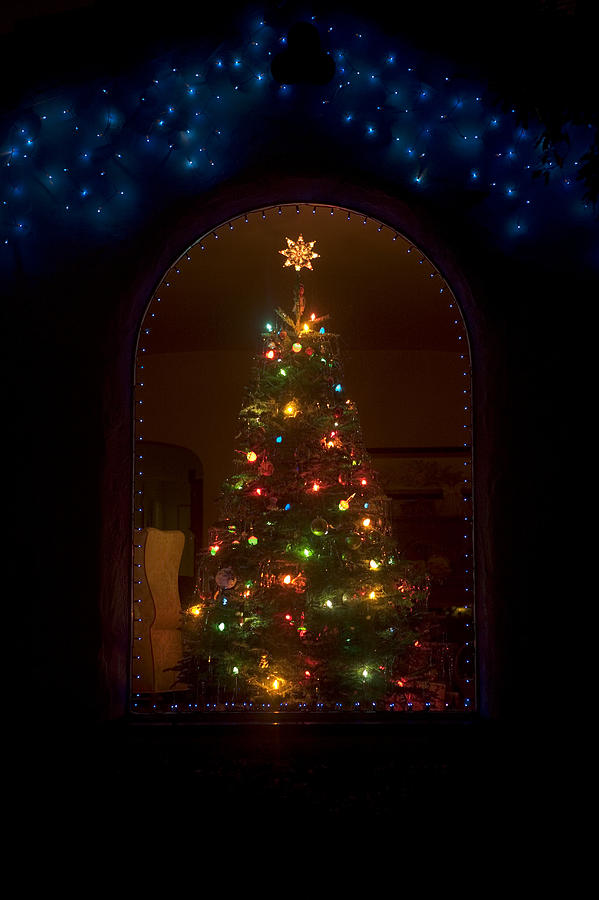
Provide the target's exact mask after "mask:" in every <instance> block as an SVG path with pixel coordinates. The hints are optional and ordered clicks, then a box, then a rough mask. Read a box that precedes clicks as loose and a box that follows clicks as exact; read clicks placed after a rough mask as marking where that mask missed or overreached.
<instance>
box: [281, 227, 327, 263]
mask: <svg viewBox="0 0 599 900" xmlns="http://www.w3.org/2000/svg"><path fill="white" fill-rule="evenodd" d="M285 240H286V241H287V249H286V250H279V253H281V254H282V255H283V256H285V257H287V258H286V260H285V265H286V266H294V267H295V271H296V272H299V271H300V269H303V268H305V269H312V262H311V261H312V260H313V259H318V257H319V256H320V254H319V253H314V251H313V249H312V248H313V247H314V244H315V243H316V241H309V242H308V243H306V242H305V241H304V239H303V237H302V236H301V234H300V236H299V237H298V239H297V241H292V240H291V238H285Z"/></svg>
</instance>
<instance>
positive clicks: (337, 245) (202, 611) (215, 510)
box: [131, 203, 475, 714]
mask: <svg viewBox="0 0 599 900" xmlns="http://www.w3.org/2000/svg"><path fill="white" fill-rule="evenodd" d="M300 234H302V235H303V236H304V237H305V239H306V241H316V244H315V245H314V251H315V252H318V253H319V254H320V258H319V259H315V260H314V271H312V272H306V271H305V269H304V270H303V271H302V282H303V285H304V297H305V300H306V311H307V313H309V312H311V311H314V312H315V315H317V316H321V315H328V316H329V319H328V320H326V322H325V325H326V329H325V331H326V332H328V331H331V332H334V333H335V334H337V335H339V347H340V350H339V356H340V358H341V361H342V364H343V371H344V381H345V384H344V386H343V387H344V390H345V391H346V393H344V397H346V396H347V397H348V398H351V401H352V403H355V407H356V408H357V413H358V416H359V420H358V421H359V423H360V426H361V430H362V435H363V440H364V445H365V448H366V452H367V458H368V460H369V465H370V466H371V469H372V471H374V472H376V473H378V477H379V483H380V485H381V488H382V491H383V492H384V494H385V496H386V498H388V499H387V502H386V507H385V524H384V525H383V523H382V520H381V526H380V527H381V528H382V529H383V530H384V529H385V528H386V529H387V531H388V532H389V536H390V537H391V538H392V540H393V542H394V544H395V545H396V546H397V547H398V549H399V559H400V560H401V562H402V564H403V565H404V566H407V567H408V568H407V569H406V568H404V570H403V575H404V576H405V575H406V572H407V573H408V574H409V575H410V578H411V579H412V582H413V584H412V588H414V589H415V587H417V588H418V590H417V595H418V596H417V599H416V600H415V605H416V606H417V607H418V608H417V609H416V610H412V609H410V610H409V612H410V615H411V618H410V616H408V617H407V619H406V620H405V621H406V623H407V624H406V628H407V629H408V630H409V633H410V635H411V641H410V647H409V648H408V649H407V650H405V648H404V652H403V656H402V657H401V659H402V661H401V663H397V664H391V663H389V662H388V659H389V657H386V658H385V661H386V663H387V665H386V666H385V665H383V664H380V665H377V666H373V665H371V663H372V660H374V662H376V663H381V660H383V657H384V653H382V650H381V648H380V647H377V646H375V647H374V650H373V652H372V654H371V657H370V658H369V661H368V662H363V663H360V671H359V672H358V677H357V682H356V684H357V687H356V690H355V691H354V693H353V694H352V691H351V690H349V691H348V690H340V691H339V696H338V697H337V698H336V697H335V690H336V687H335V685H333V689H332V693H331V691H330V690H329V692H328V693H326V692H324V690H322V691H321V693H319V692H318V690H317V691H315V690H314V682H312V685H311V688H310V690H306V692H305V695H304V696H302V693H301V690H299V689H298V688H297V685H294V687H293V690H291V689H287V690H284V689H283V687H282V684H283V680H284V679H283V678H282V676H281V677H278V676H277V671H276V663H275V662H274V658H275V657H276V654H274V656H271V659H270V662H269V660H268V659H267V660H266V666H265V667H264V668H265V670H266V669H268V668H269V667H270V671H265V678H264V679H263V680H262V682H261V686H262V687H261V688H260V689H257V688H256V678H255V677H253V678H252V679H250V680H251V682H252V687H251V688H250V687H248V685H247V684H245V685H244V683H243V678H242V677H241V673H240V669H241V666H237V665H236V664H235V660H234V659H233V657H232V656H231V657H230V658H229V656H226V660H227V661H226V666H228V667H229V668H230V670H231V671H230V673H229V674H230V677H226V673H225V669H224V668H223V666H224V665H225V664H224V663H223V664H222V665H220V668H219V667H214V666H213V665H212V661H213V655H214V654H213V649H210V648H213V644H210V646H208V643H207V641H208V637H207V634H208V632H209V631H210V629H214V628H218V627H219V626H220V625H222V626H223V631H224V630H225V628H227V627H228V619H227V616H226V615H224V614H223V615H222V617H221V618H222V619H223V621H222V622H217V618H219V617H218V616H216V618H215V612H214V611H215V608H216V607H217V606H218V605H221V606H222V603H223V600H224V601H225V603H227V602H228V598H227V597H226V596H225V594H226V593H227V590H226V588H224V589H223V586H224V582H223V581H222V578H221V583H220V586H219V584H218V583H215V582H214V572H212V582H210V583H209V579H208V580H207V575H206V561H208V563H209V562H210V560H209V550H208V549H207V548H208V546H209V544H210V542H211V541H216V542H217V543H216V544H213V546H217V544H218V539H217V537H215V535H217V533H218V528H219V527H221V528H222V523H223V513H222V508H221V507H219V503H218V496H219V492H220V488H221V485H222V484H223V482H225V481H226V479H227V478H228V477H229V476H231V474H232V472H233V470H234V468H235V465H234V460H235V459H236V458H237V457H236V454H237V455H239V447H238V445H237V443H236V434H237V433H238V430H239V412H240V409H241V408H242V404H243V397H244V390H245V389H246V388H247V386H248V384H249V383H250V379H251V373H252V361H253V358H254V357H255V356H256V355H258V356H259V357H260V356H261V354H262V352H263V349H264V346H266V345H264V344H263V343H262V338H261V335H266V336H267V335H268V332H267V331H265V329H267V328H274V329H275V331H276V328H277V326H276V324H275V323H276V319H275V309H276V308H279V307H280V308H282V309H283V310H289V311H291V306H292V303H293V286H294V279H293V277H292V276H291V275H290V273H289V269H286V268H285V267H284V266H283V262H284V259H283V257H282V256H279V255H278V251H279V250H281V249H284V248H285V247H286V242H285V238H286V237H289V238H291V239H293V240H294V241H295V240H297V238H298V235H300ZM280 321H281V320H279V322H280ZM276 352H277V353H278V352H279V350H278V349H277V351H276ZM323 361H324V358H323ZM149 445H152V446H164V445H175V446H176V447H178V448H185V449H184V450H182V451H180V452H182V453H183V454H185V453H187V454H190V455H191V454H194V455H195V457H197V458H199V459H201V460H202V463H203V469H204V471H203V485H204V491H203V502H202V509H201V513H200V512H199V511H198V498H197V494H196V499H195V504H196V514H195V522H196V530H195V532H194V531H193V529H191V528H189V529H188V531H189V534H188V535H187V537H185V534H184V531H185V529H180V528H171V527H170V526H169V527H166V526H168V525H169V523H166V522H164V521H162V522H161V521H159V520H156V517H155V516H154V517H153V515H152V512H151V508H150V506H151V503H150V497H149V496H148V494H147V487H146V486H147V484H148V477H147V461H148V457H147V452H146V450H145V448H146V447H148V446H149ZM258 461H259V460H258ZM173 464H174V463H173ZM471 464H472V429H471V366H470V354H469V345H468V337H467V333H466V329H465V326H464V322H463V319H462V315H461V311H460V308H459V305H458V302H457V300H456V298H455V296H454V294H453V292H452V290H451V287H450V285H449V284H448V283H447V282H446V280H445V278H444V277H443V275H442V274H441V273H440V272H439V270H438V269H437V268H436V267H435V266H434V265H433V263H432V262H431V261H430V259H428V258H427V257H426V256H425V255H424V253H423V252H422V251H421V250H420V249H419V248H418V247H416V246H414V245H413V244H411V243H410V242H409V241H408V240H407V239H406V238H405V237H403V236H402V235H401V234H399V233H397V232H396V231H394V230H393V229H392V228H390V227H389V226H388V225H386V224H385V223H383V222H380V221H377V220H374V219H372V218H370V217H368V216H365V215H364V214H363V213H360V212H358V211H356V210H349V209H342V208H340V207H338V206H325V205H321V204H317V205H312V204H310V205H307V204H304V203H300V204H297V205H296V204H284V205H282V206H280V207H279V206H274V207H269V208H266V209H261V210H253V211H251V212H248V213H247V214H245V215H241V216H239V217H237V218H235V219H232V220H230V221H227V222H224V223H222V224H221V225H220V226H219V227H217V228H215V229H214V230H213V231H211V232H209V233H207V234H204V235H203V236H202V237H201V238H200V239H198V240H197V241H196V242H195V243H194V244H193V245H192V246H190V247H189V249H188V250H187V251H186V252H184V253H183V254H182V255H181V256H180V257H179V258H178V259H177V260H176V262H175V263H174V264H173V265H172V267H171V268H170V269H169V271H168V272H167V273H166V275H165V276H164V278H163V279H162V281H161V283H160V284H159V286H158V288H157V290H156V291H155V293H154V295H153V296H152V298H151V300H150V303H149V305H148V307H147V310H146V313H145V316H144V321H143V324H142V327H141V329H140V339H139V345H138V351H137V356H136V367H135V479H134V482H135V484H134V515H133V529H134V531H133V535H134V548H135V552H134V572H133V579H132V582H133V591H132V610H133V613H132V661H131V685H132V697H131V709H132V710H133V711H134V712H137V713H140V714H142V713H147V712H150V713H153V712H161V711H162V712H171V711H172V710H173V709H176V710H177V711H179V712H189V713H190V714H196V713H197V714H202V713H205V712H206V711H207V710H210V711H214V710H215V709H216V710H218V711H227V710H231V709H233V708H235V709H239V708H242V709H246V710H249V709H261V708H263V707H265V706H267V707H269V706H272V707H273V708H282V709H297V708H298V707H301V706H302V704H303V705H304V707H305V706H306V704H307V705H309V706H311V707H312V708H314V709H315V710H316V709H325V708H326V709H331V708H333V709H340V708H343V709H350V710H355V709H357V708H359V709H360V710H363V709H364V708H365V707H366V708H373V707H374V708H376V709H377V710H382V709H384V710H388V711H408V712H415V711H421V710H422V711H431V712H432V711H435V710H438V711H446V710H461V711H463V710H465V709H466V710H472V709H473V708H474V707H475V683H474V672H475V657H474V608H473V604H474V577H473V559H472V543H473V542H472V521H473V515H472V483H471ZM165 480H168V479H167V478H165ZM350 487H351V485H350ZM352 491H353V488H351V490H350V488H349V487H348V496H351V493H352ZM354 493H356V492H354ZM278 499H279V498H276V500H277V501H278ZM362 499H366V501H367V500H368V498H362ZM149 503H150V505H149ZM190 503H191V501H190ZM273 518H274V517H273ZM200 519H201V520H202V521H203V526H202V528H201V539H200V535H199V534H198V529H197V522H198V521H200ZM227 521H229V526H228V527H229V528H234V527H235V525H234V524H231V521H232V520H231V521H230V520H227ZM161 524H162V526H164V527H160V525H161ZM170 524H171V525H172V522H171V523H170ZM328 524H329V525H330V532H329V533H328V538H327V540H331V541H332V540H333V539H337V536H336V535H335V534H334V532H335V527H336V526H335V525H334V524H331V523H328ZM211 526H215V527H216V531H215V530H214V529H213V530H211ZM244 527H245V526H244ZM338 528H339V526H337V529H338ZM177 532H179V533H180V535H181V536H178V535H177ZM190 534H191V538H190ZM244 534H245V533H244ZM245 537H246V538H247V535H245ZM312 537H313V536H312ZM321 537H322V535H317V541H318V540H319V539H320V538H321ZM190 539H191V540H192V541H193V557H194V564H193V577H194V584H195V589H196V590H195V594H193V595H192V594H190V592H189V583H188V582H186V581H185V577H186V575H185V573H184V572H183V570H182V569H181V568H180V559H181V558H182V557H183V548H184V547H185V546H186V543H185V542H186V540H187V547H188V545H189V540H190ZM362 539H363V540H365V539H370V538H369V536H367V535H364V534H362ZM320 546H321V545H320V544H319V545H318V547H319V548H320ZM203 548H204V549H203ZM189 552H190V551H189V547H188V549H187V560H188V561H189ZM264 552H265V553H267V548H265V549H264ZM304 552H306V553H312V549H310V548H309V547H307V548H304ZM327 552H331V551H330V550H328V549H327ZM335 552H336V553H337V552H338V551H335ZM339 552H340V551H339ZM351 552H353V551H352V550H351V548H350V552H349V555H350V556H351ZM354 562H355V560H354ZM375 562H376V561H375ZM350 563H351V560H350ZM348 564H349V563H348ZM213 568H214V566H213ZM225 568H228V567H225ZM208 569H210V566H208ZM271 574H272V573H271ZM233 577H234V578H236V577H237V576H236V574H234V575H233ZM273 577H275V576H273ZM410 578H408V579H407V581H406V579H405V578H404V581H403V587H402V588H401V589H400V587H399V581H396V588H397V589H398V590H399V591H400V593H401V591H402V590H406V584H407V583H408V582H409V581H410ZM416 582H417V584H416ZM370 587H372V591H369V592H367V595H366V598H365V600H366V601H367V600H368V598H369V596H371V595H372V599H373V602H374V599H375V595H376V594H377V588H376V585H374V582H373V585H369V588H370ZM253 588H254V586H251V587H248V589H247V590H248V592H250V593H251V592H252V590H253ZM332 588H333V589H334V588H335V585H334V584H333V585H332ZM237 592H239V585H237ZM358 593H359V592H358ZM378 593H379V594H380V596H381V597H382V596H383V594H384V602H385V604H387V605H389V601H388V595H387V593H385V592H383V591H379V592H378ZM346 594H347V592H346ZM322 596H323V597H324V595H322ZM327 596H328V595H327ZM331 596H332V595H331ZM357 596H358V594H356V597H357ZM343 597H344V593H343V591H342V590H341V586H339V598H340V599H339V604H340V606H341V605H342V603H343V602H345V600H344V599H343ZM414 598H416V593H415V594H414ZM296 599H297V595H296ZM238 600H239V598H238ZM333 600H334V598H333ZM346 600H347V602H348V603H350V600H349V594H347V596H346ZM302 602H303V600H302V601H301V602H300V603H299V605H298V603H295V606H294V613H293V615H295V616H296V617H297V615H298V614H300V615H303V613H302V612H301V610H300V606H301V605H302ZM325 602H332V601H330V600H328V601H325ZM405 605H406V604H404V606H405ZM350 606H351V603H350ZM408 606H409V604H408ZM296 607H297V608H296ZM240 608H241V607H240ZM244 610H245V615H246V620H248V619H250V618H251V615H249V613H251V612H252V611H253V610H252V600H251V599H249V598H248V599H247V602H246V604H245V606H244ZM231 611H232V605H231V604H230V605H229V609H228V610H227V615H230V613H231ZM368 613H369V611H368V610H366V611H365V613H364V618H363V620H362V619H360V618H359V617H358V619H356V620H355V621H356V622H357V625H354V626H349V625H348V627H354V628H357V629H358V631H360V627H364V623H365V622H366V620H367V619H368V620H369V621H370V619H371V616H370V615H369V614H368ZM236 614H237V615H238V616H239V617H240V618H241V619H243V612H242V613H239V611H238V612H237V613H236ZM260 614H261V615H262V614H263V613H262V608H260ZM290 615H291V614H290ZM344 615H345V612H344V611H343V610H341V611H340V612H339V616H341V618H340V619H338V620H337V624H338V625H339V628H342V627H343V623H344V619H343V616H344ZM351 615H355V613H352V614H351ZM200 619H201V622H202V624H201V625H200V627H199V628H198V627H196V624H197V621H198V620H200ZM346 619H347V616H346ZM194 620H196V621H195V622H194ZM231 621H232V622H235V620H234V619H232V620H231ZM298 621H299V619H298ZM352 621H353V620H352ZM381 621H382V620H381ZM347 622H349V619H347ZM360 622H362V626H361V625H360ZM339 623H341V624H339ZM292 624H293V625H294V626H297V624H298V623H297V622H296V621H295V620H292ZM320 624H321V626H322V622H321V623H320ZM346 624H347V623H346ZM383 624H384V625H385V627H387V626H389V623H388V622H386V621H385V622H384V623H383ZM189 626H191V631H190V628H189ZM299 627H300V628H301V626H299ZM325 627H326V626H325ZM381 627H382V626H381ZM389 627H390V628H391V630H393V626H392V625H391V626H389ZM194 628H195V630H194ZM186 633H187V634H188V635H189V633H192V634H194V635H195V638H197V639H198V640H199V642H200V645H201V646H200V650H199V651H198V659H200V657H202V658H203V659H204V662H205V659H206V658H210V661H211V665H209V666H205V665H204V666H202V663H200V662H199V663H198V674H197V677H196V678H195V679H194V678H190V677H189V668H187V669H185V671H184V672H183V678H181V676H182V670H179V671H177V670H176V666H177V664H178V662H179V661H180V660H181V659H182V658H184V657H185V655H186V653H187V652H188V648H186V645H185V635H186ZM246 633H247V632H246ZM380 633H381V629H380V628H379V632H378V634H379V637H378V638H377V639H378V640H382V638H381V637H380ZM264 637H265V636H264V632H262V635H261V641H260V640H258V641H257V642H256V646H255V647H252V648H251V652H250V656H251V653H252V652H253V653H254V654H257V653H258V650H259V645H261V642H262V643H264ZM244 639H245V637H244ZM202 642H203V644H202ZM267 642H268V641H267ZM233 643H235V642H233ZM230 647H231V645H228V649H227V650H226V651H224V650H222V648H221V651H220V653H221V657H222V658H223V659H224V658H225V655H226V654H229V655H230ZM312 648H313V650H314V644H313V645H312ZM302 653H303V656H302V658H306V659H311V654H310V652H309V651H308V650H306V648H305V647H304V648H303V651H302ZM258 656H259V657H260V658H261V655H260V654H258ZM314 656H318V654H317V653H315V652H313V653H312V657H314ZM246 657H247V654H246ZM256 658H258V657H256ZM321 662H322V660H321ZM314 668H315V669H318V666H317V665H315V666H314ZM372 668H377V669H378V672H377V673H376V675H377V678H378V679H379V682H381V679H382V681H384V682H385V687H384V689H383V690H380V689H379V690H378V691H374V689H373V688H371V683H369V678H371V671H370V670H371V669H372ZM227 671H228V670H227ZM309 671H310V664H309V663H307V664H306V668H305V672H309ZM321 671H324V670H323V669H321ZM381 671H383V675H380V674H379V673H380V672H381ZM304 674H305V673H304ZM313 674H314V673H312V672H311V673H310V677H312V675H313ZM306 677H308V676H306ZM185 678H187V681H186V680H185ZM274 684H276V688H273V685H274ZM288 687H289V686H288ZM379 687H380V685H379ZM325 694H326V697H325Z"/></svg>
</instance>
